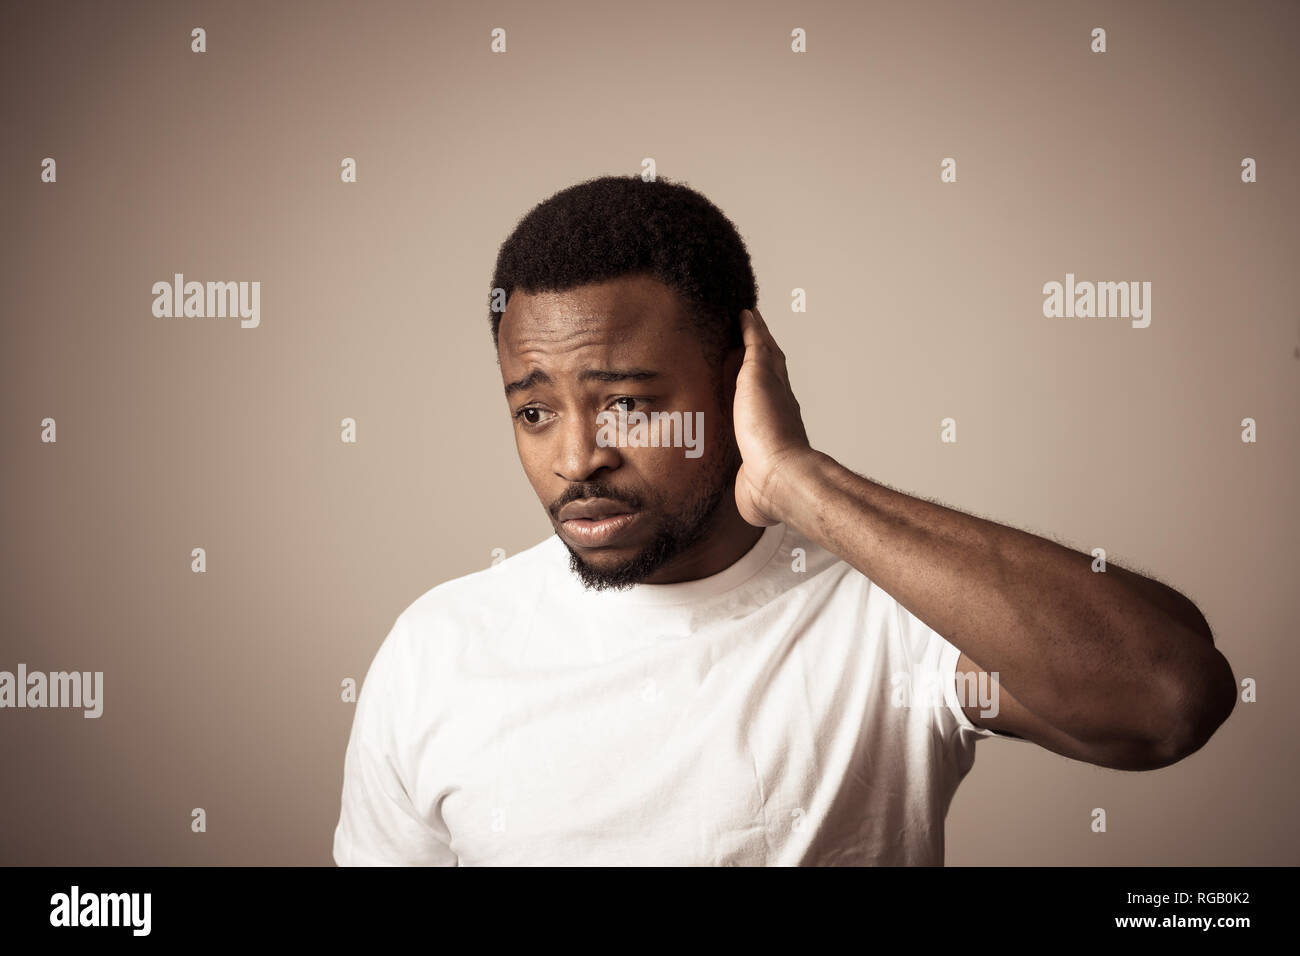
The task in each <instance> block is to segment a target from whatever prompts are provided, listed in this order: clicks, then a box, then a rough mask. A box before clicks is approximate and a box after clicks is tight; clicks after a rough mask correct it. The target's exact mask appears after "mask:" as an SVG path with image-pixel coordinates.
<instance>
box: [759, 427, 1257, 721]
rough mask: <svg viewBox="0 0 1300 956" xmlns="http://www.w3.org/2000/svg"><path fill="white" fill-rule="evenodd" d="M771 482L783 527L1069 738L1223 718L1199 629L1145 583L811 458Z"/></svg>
mask: <svg viewBox="0 0 1300 956" xmlns="http://www.w3.org/2000/svg"><path fill="white" fill-rule="evenodd" d="M777 484H778V488H777V489H776V490H775V491H774V497H775V498H776V500H779V501H780V502H781V513H782V518H783V520H785V521H786V522H787V523H788V524H791V525H793V526H794V527H796V528H798V529H799V530H800V531H802V532H803V533H804V534H806V535H807V536H808V537H810V538H811V539H812V540H814V541H816V542H817V543H818V544H820V545H821V546H822V547H825V548H826V549H827V550H829V551H831V552H832V553H834V554H836V555H838V556H840V557H841V558H843V559H844V560H845V561H847V562H848V563H849V564H851V565H852V566H853V567H855V568H857V569H858V570H859V571H861V572H862V573H863V574H864V575H866V576H867V577H868V578H869V579H870V580H872V581H873V582H874V583H876V584H877V585H879V586H880V587H881V588H883V589H884V590H885V591H886V592H888V593H889V594H890V595H892V596H893V597H894V598H895V599H897V600H898V601H899V602H900V603H901V604H902V605H903V606H904V607H906V608H907V609H908V610H909V611H911V612H912V613H913V614H915V615H916V616H917V617H918V618H920V619H921V620H922V621H924V622H925V623H926V624H928V625H929V626H930V627H932V628H933V629H934V630H935V631H937V632H938V633H939V634H941V635H943V637H944V638H945V639H946V640H948V641H949V642H951V643H952V644H954V645H956V646H957V647H958V648H960V649H961V650H962V651H964V652H965V653H966V655H967V656H968V657H970V658H971V659H972V660H973V661H975V662H976V663H977V664H978V665H979V666H980V667H981V668H983V669H985V670H987V671H990V672H996V673H997V674H998V681H999V683H1001V684H1002V685H1003V686H1005V687H1006V689H1007V690H1009V691H1010V692H1011V693H1013V694H1014V695H1015V696H1016V698H1017V699H1018V700H1019V701H1020V702H1021V703H1022V704H1024V706H1025V707H1027V708H1028V709H1030V710H1031V711H1033V712H1034V713H1036V714H1037V715H1038V716H1039V717H1041V718H1042V719H1043V720H1045V721H1047V722H1048V723H1050V724H1052V725H1053V726H1055V727H1057V728H1059V729H1060V730H1062V731H1064V732H1066V733H1068V734H1070V735H1072V736H1074V737H1076V738H1078V739H1080V740H1084V741H1093V740H1106V739H1114V738H1116V737H1126V736H1140V737H1142V738H1143V739H1147V740H1152V741H1164V740H1167V739H1168V738H1169V737H1170V736H1171V735H1175V734H1178V735H1182V734H1187V733H1192V734H1196V733H1199V732H1200V730H1201V729H1204V730H1205V732H1204V736H1206V737H1208V735H1209V732H1210V731H1212V730H1213V727H1215V726H1217V725H1218V723H1219V722H1221V721H1222V719H1223V717H1224V716H1226V711H1227V710H1231V706H1232V703H1231V701H1229V700H1227V699H1226V697H1227V692H1226V690H1225V687H1226V683H1225V682H1227V683H1230V682H1232V677H1231V670H1230V669H1229V668H1228V665H1227V661H1226V660H1224V658H1223V656H1222V655H1221V654H1219V652H1218V651H1217V650H1215V649H1214V647H1213V641H1212V639H1211V637H1210V633H1209V629H1208V627H1206V626H1205V622H1204V618H1203V617H1201V615H1200V613H1199V612H1198V611H1197V610H1196V608H1195V606H1194V605H1192V604H1191V602H1190V601H1188V600H1187V599H1186V598H1184V597H1183V596H1182V595H1180V594H1178V593H1177V592H1176V591H1173V590H1172V589H1169V588H1166V587H1165V586H1164V585H1161V584H1159V583H1158V582H1155V581H1151V580H1149V579H1147V578H1144V577H1142V576H1140V575H1137V574H1134V573H1132V572H1129V571H1125V570H1123V569H1119V568H1117V567H1114V566H1112V567H1109V568H1108V569H1107V571H1106V572H1105V573H1095V572H1093V571H1092V570H1091V565H1092V559H1091V556H1090V555H1086V554H1082V553H1079V552H1076V551H1071V550H1070V549H1068V548H1064V547H1062V546H1060V545H1058V544H1056V543H1055V542H1053V541H1049V540H1047V539H1045V538H1041V537H1038V536H1037V535H1032V534H1029V533H1026V532H1023V531H1019V530H1016V529H1014V528H1009V527H1006V526H1004V525H999V524H996V523H994V522H991V521H987V520H985V519H982V518H977V517H974V516H972V515H967V514H963V513H961V512H958V511H954V510H952V509H950V508H945V507H944V506H942V505H937V504H934V503H931V502H928V501H925V500H923V499H920V498H915V497H912V496H910V495H905V494H902V493H901V492H897V491H894V490H892V489H889V488H886V487H885V486H883V485H881V484H878V483H876V482H873V481H871V480H869V479H866V478H862V477H860V476H858V475H855V474H854V473H853V472H851V471H849V470H848V469H846V468H844V467H843V466H841V465H839V464H838V463H836V462H835V461H834V460H833V459H831V458H830V457H829V456H827V455H824V454H821V453H818V452H813V453H812V454H811V455H808V456H805V457H804V458H802V459H800V461H799V462H798V464H797V465H795V466H792V467H791V468H790V469H788V470H787V471H785V472H784V473H783V474H781V475H780V476H779V480H778V482H777ZM1232 693H1233V695H1234V697H1235V684H1233V686H1232ZM1225 707H1226V710H1225ZM1191 725H1195V730H1189V727H1190V726H1191Z"/></svg>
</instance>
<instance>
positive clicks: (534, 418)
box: [514, 405, 546, 426]
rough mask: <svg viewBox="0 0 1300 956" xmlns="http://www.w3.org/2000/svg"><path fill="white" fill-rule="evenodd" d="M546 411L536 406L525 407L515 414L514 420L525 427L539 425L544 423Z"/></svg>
mask: <svg viewBox="0 0 1300 956" xmlns="http://www.w3.org/2000/svg"><path fill="white" fill-rule="evenodd" d="M545 415H546V409H544V408H538V407H537V406H536V405H525V406H524V407H523V408H521V409H519V411H517V412H515V416H514V417H515V419H516V420H517V421H521V422H523V423H524V424H525V425H532V426H536V425H540V424H542V422H544V421H545Z"/></svg>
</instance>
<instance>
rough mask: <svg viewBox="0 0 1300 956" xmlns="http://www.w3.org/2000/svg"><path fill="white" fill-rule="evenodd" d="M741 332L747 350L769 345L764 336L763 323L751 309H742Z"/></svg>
mask: <svg viewBox="0 0 1300 956" xmlns="http://www.w3.org/2000/svg"><path fill="white" fill-rule="evenodd" d="M740 334H741V337H742V338H743V339H744V342H745V351H746V352H748V351H749V350H750V349H757V348H758V347H759V346H767V340H766V339H765V338H764V337H763V325H762V323H761V322H760V321H759V319H758V316H756V315H755V314H754V313H753V312H752V311H751V310H749V309H741V310H740Z"/></svg>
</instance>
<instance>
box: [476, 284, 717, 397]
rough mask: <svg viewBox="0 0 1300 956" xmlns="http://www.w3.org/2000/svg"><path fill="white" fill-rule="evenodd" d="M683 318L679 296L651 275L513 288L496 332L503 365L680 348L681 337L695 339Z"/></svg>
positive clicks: (514, 365)
mask: <svg viewBox="0 0 1300 956" xmlns="http://www.w3.org/2000/svg"><path fill="white" fill-rule="evenodd" d="M685 319H686V310H685V308H684V304H683V303H682V301H681V299H680V297H679V296H678V295H677V294H676V293H675V292H673V290H672V289H670V288H668V287H667V286H666V285H664V284H663V283H661V282H659V281H658V280H657V279H654V278H652V277H650V276H640V275H637V276H625V277H620V278H618V279H613V280H610V281H608V282H601V283H594V284H591V285H585V286H579V287H578V288H576V289H569V290H566V291H564V292H539V293H535V294H531V295H530V294H527V293H524V292H516V293H514V294H513V295H511V296H510V302H509V304H508V305H507V306H506V310H505V312H504V313H503V314H502V316H501V325H500V328H499V329H498V334H497V340H498V352H499V357H500V360H501V370H502V372H503V373H507V370H508V369H517V368H519V367H522V366H525V365H527V364H530V363H533V362H542V361H545V362H547V363H548V364H549V363H553V362H556V361H563V360H565V359H566V358H567V359H570V360H575V361H576V360H579V359H580V360H582V361H584V362H585V361H588V360H595V359H598V358H601V357H617V356H620V355H626V356H630V355H633V354H636V355H649V354H654V353H657V352H659V351H661V350H662V351H674V350H678V349H680V348H681V346H682V344H683V343H682V341H681V340H682V339H683V338H686V339H690V338H693V335H692V332H691V330H690V329H689V327H688V323H687V322H686V321H685Z"/></svg>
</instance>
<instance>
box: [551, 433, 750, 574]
mask: <svg viewBox="0 0 1300 956" xmlns="http://www.w3.org/2000/svg"><path fill="white" fill-rule="evenodd" d="M715 461H717V462H718V464H717V465H716V466H714V467H712V468H710V469H708V470H704V471H702V473H701V475H700V477H699V479H698V480H697V481H696V482H695V483H694V484H693V485H692V486H691V489H690V491H689V492H688V494H687V497H686V500H685V502H684V503H683V504H681V505H679V506H678V507H676V508H672V507H671V502H670V501H669V500H668V497H667V496H661V497H659V498H657V499H656V500H655V501H654V502H653V503H654V504H655V505H656V506H657V507H656V508H655V509H654V510H655V511H657V512H658V513H659V514H661V515H662V516H663V517H662V518H661V519H660V521H659V529H658V530H657V531H656V532H655V534H654V537H652V538H651V539H650V541H649V542H648V543H647V544H646V545H645V547H643V548H642V549H641V550H640V551H638V552H637V553H636V554H634V555H633V556H632V557H630V558H628V559H627V560H625V561H623V562H621V563H619V564H617V565H615V566H613V567H607V568H598V567H594V566H593V565H590V564H588V563H587V562H586V561H584V560H583V559H582V557H581V556H580V555H579V554H578V552H577V551H575V550H574V549H573V547H571V546H570V545H569V543H568V542H567V541H564V539H563V538H560V540H561V541H562V542H564V546H565V547H566V548H568V550H569V569H570V570H571V571H572V572H573V573H574V574H575V575H576V576H577V577H578V579H579V580H580V581H581V582H582V584H583V586H584V587H586V588H587V589H588V590H592V591H607V590H625V589H627V588H630V587H632V586H633V585H634V584H641V583H643V582H644V581H645V579H646V578H648V577H650V576H651V575H653V574H654V573H655V572H656V571H658V570H659V569H660V568H662V567H663V566H664V565H666V564H668V562H670V561H672V560H673V559H674V558H676V557H678V556H679V555H681V554H683V553H685V552H686V551H688V550H690V549H691V548H692V547H694V546H695V545H696V544H698V543H699V542H700V541H703V540H704V539H705V538H707V537H708V535H709V532H710V531H712V530H713V527H714V525H715V524H716V522H717V517H718V511H719V509H720V508H721V507H722V504H723V502H724V501H725V500H726V496H727V495H728V494H732V495H734V494H735V490H734V489H735V480H736V473H737V472H738V471H739V470H740V465H741V459H740V450H739V449H738V448H737V447H736V444H735V442H734V441H733V442H730V443H729V447H728V448H727V450H726V454H725V455H724V456H717V457H716V458H715ZM578 498H612V499H614V500H615V501H622V502H623V503H625V504H628V505H630V506H631V507H633V508H634V509H636V510H643V509H644V502H643V501H642V500H641V499H639V498H631V499H629V497H628V496H627V495H625V494H621V493H619V492H617V491H616V490H615V489H613V488H610V487H609V486H608V485H606V484H605V483H604V482H583V483H582V484H580V485H573V486H571V487H570V488H569V491H568V493H566V495H565V496H564V498H562V499H561V501H560V502H557V505H558V504H565V503H567V502H569V501H573V500H576V499H578Z"/></svg>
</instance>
